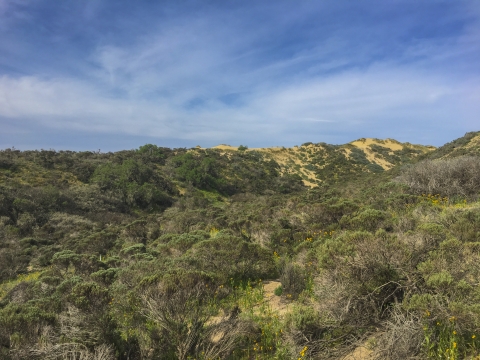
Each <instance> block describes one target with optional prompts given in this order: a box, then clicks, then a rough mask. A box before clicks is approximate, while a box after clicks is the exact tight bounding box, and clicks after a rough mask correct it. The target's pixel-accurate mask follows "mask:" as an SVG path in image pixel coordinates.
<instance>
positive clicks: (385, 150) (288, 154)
mask: <svg viewBox="0 0 480 360" xmlns="http://www.w3.org/2000/svg"><path fill="white" fill-rule="evenodd" d="M214 149H218V150H221V151H222V152H223V153H224V154H228V153H232V152H236V151H238V148H235V147H232V146H229V145H219V146H216V147H214ZM433 150H435V147H433V146H423V145H412V144H410V143H400V142H398V141H396V140H392V139H386V140H381V139H359V140H355V141H352V142H350V143H348V144H344V145H329V144H325V143H317V144H314V143H305V144H302V145H301V146H295V147H293V148H285V147H274V148H253V149H246V150H245V151H255V152H259V153H261V154H263V155H264V156H265V157H266V158H268V159H272V160H274V161H275V162H277V163H278V164H279V166H280V171H281V173H282V174H283V173H287V174H295V175H298V176H300V177H301V178H302V180H303V182H304V184H305V185H307V186H309V187H316V186H318V185H319V184H321V183H322V182H332V181H333V182H335V181H345V180H348V179H351V178H353V177H355V176H358V175H359V174H362V173H369V172H376V173H378V172H382V171H385V170H389V169H392V168H393V167H395V166H398V165H402V164H406V163H408V162H411V161H412V160H414V159H415V158H416V157H418V156H420V155H424V154H428V153H430V152H432V151H433Z"/></svg>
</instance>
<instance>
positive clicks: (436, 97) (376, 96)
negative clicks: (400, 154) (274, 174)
mask: <svg viewBox="0 0 480 360" xmlns="http://www.w3.org/2000/svg"><path fill="white" fill-rule="evenodd" d="M0 35H1V36H0V125H1V126H2V131H1V132H0V148H1V149H5V148H11V147H15V148H17V149H20V150H34V149H41V148H46V149H56V150H74V151H92V150H91V149H101V150H102V151H106V152H109V151H118V150H123V149H132V148H138V147H139V146H141V145H144V144H148V143H150V144H155V145H158V146H164V147H170V148H181V147H186V148H192V147H195V146H197V145H200V146H202V147H205V148H211V147H214V146H217V145H219V144H222V143H225V144H233V145H232V146H235V145H236V144H238V145H240V144H243V145H246V146H248V147H249V148H269V147H275V146H280V147H281V146H285V147H293V146H294V145H301V144H302V143H305V142H313V143H319V142H325V143H329V144H346V143H349V142H352V141H355V140H352V139H360V138H379V139H387V138H391V139H395V140H397V141H399V142H402V143H404V142H409V143H412V144H422V145H425V146H426V145H431V146H435V147H438V146H441V145H443V144H445V143H447V142H450V141H452V140H454V139H456V138H459V137H461V136H463V135H464V134H465V133H466V132H470V131H475V130H477V129H476V127H477V128H478V125H477V124H478V114H479V113H480V101H479V100H480V68H479V66H478V65H477V62H478V61H477V60H476V59H478V58H479V57H480V41H479V39H480V3H478V2H475V1H458V2H445V1H440V0H438V1H432V2H428V3H418V2H416V1H413V0H398V1H392V2H389V3H388V4H387V3H378V2H374V1H365V2H362V3H355V4H346V3H338V2H335V1H324V2H321V3H312V2H309V1H300V2H296V3H291V2H288V1H275V2H274V1H265V2H261V3H257V2H253V1H244V2H240V1H228V2H221V3H214V2H198V1H193V0H192V1H189V0H188V1H184V2H174V1H165V2H162V3H161V4H158V3H144V4H137V3H135V4H132V3H130V2H127V1H116V2H114V1H112V0H101V1H94V0H90V1H87V0H85V1H79V2H75V3H69V4H67V3H65V4H60V5H59V4H58V3H57V2H54V1H51V0H42V1H38V2H35V3H30V2H27V1H24V0H0Z"/></svg>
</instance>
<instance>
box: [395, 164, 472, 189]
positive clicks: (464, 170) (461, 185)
mask: <svg viewBox="0 0 480 360" xmlns="http://www.w3.org/2000/svg"><path fill="white" fill-rule="evenodd" d="M397 181H399V182H402V183H404V184H406V185H408V186H409V187H410V189H411V190H412V191H413V192H414V193H415V194H440V195H443V196H457V197H476V196H478V194H479V193H480V157H476V156H461V157H457V158H453V159H440V160H434V161H432V160H424V161H421V162H419V163H418V164H415V165H412V166H410V167H407V168H405V169H404V170H403V173H402V175H401V176H400V177H399V178H398V179H397Z"/></svg>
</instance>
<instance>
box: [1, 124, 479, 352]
mask: <svg viewBox="0 0 480 360" xmlns="http://www.w3.org/2000/svg"><path fill="white" fill-rule="evenodd" d="M479 135H480V134H479V133H469V134H467V135H466V136H465V138H462V139H459V140H456V142H455V144H457V145H455V147H454V148H453V147H452V146H450V145H448V144H447V145H448V146H446V147H442V148H439V149H437V150H433V149H429V150H428V154H427V155H422V154H420V153H418V151H420V150H419V149H418V148H414V147H408V146H406V147H405V146H403V145H398V144H397V145H395V146H397V147H394V145H392V144H393V142H392V141H390V140H388V141H387V142H385V143H384V144H383V145H385V146H384V147H385V148H386V147H387V145H388V146H390V150H388V151H387V150H384V149H378V148H377V149H376V147H375V146H377V147H380V146H382V143H381V142H380V141H375V143H371V142H368V141H367V140H365V141H363V142H362V141H360V143H359V144H357V145H358V146H356V145H355V146H354V145H352V146H354V147H348V146H345V149H349V150H350V151H343V150H342V151H341V152H340V151H337V150H335V149H336V148H335V147H332V148H331V149H330V148H329V147H328V146H327V145H326V144H325V145H322V146H321V148H322V149H324V150H322V151H327V152H328V151H331V156H330V157H328V159H330V160H329V162H328V163H327V162H326V163H325V164H324V165H325V166H324V167H322V168H321V169H320V168H318V167H316V166H317V165H315V167H312V168H311V169H312V170H311V171H312V172H317V173H318V174H323V175H322V176H324V179H325V180H322V181H315V187H312V188H310V187H309V186H305V183H306V182H311V180H312V179H311V178H308V177H307V179H308V180H306V181H305V182H304V181H302V178H301V177H300V176H299V175H298V173H296V172H295V171H288V169H289V166H290V165H288V162H287V161H285V163H283V164H280V163H279V162H277V161H276V160H275V158H274V157H273V156H271V155H269V153H268V151H266V150H261V151H260V150H255V149H249V148H248V147H246V146H241V147H240V148H238V149H236V148H235V149H234V150H226V149H220V148H219V149H200V148H196V149H188V150H187V149H167V148H160V147H157V146H155V145H145V146H142V147H141V148H139V149H137V150H130V151H121V152H116V153H96V152H68V151H60V152H56V151H53V150H51V151H44V150H42V151H24V152H21V151H18V150H15V149H6V150H3V151H0V358H2V359H11V360H13V359H27V358H28V359H92V360H94V359H95V360H110V359H124V360H127V359H132V360H133V359H135V360H136V359H204V360H207V359H343V358H345V357H346V356H348V355H349V354H350V355H352V354H354V353H355V351H356V349H357V350H358V349H359V348H364V349H366V351H367V352H368V354H369V356H370V358H372V359H374V358H376V359H425V358H429V359H476V358H480V340H479V337H480V306H479V304H480V286H479V282H478V279H479V278H480V199H479V195H480V180H479V179H480V176H479V171H480V157H479V156H477V155H476V153H475V151H476V150H475V149H476V148H475V146H476V145H475V144H476V143H475V141H476V139H477V138H478V136H479ZM355 143H357V142H355ZM362 146H365V147H366V146H368V147H369V149H373V150H372V151H376V154H378V157H380V156H381V155H382V154H383V155H382V156H383V158H384V159H387V160H388V159H390V160H391V162H389V164H393V165H392V166H391V169H390V170H389V169H384V168H382V170H381V171H380V170H379V171H376V170H375V169H374V168H373V167H372V162H371V160H369V158H370V159H371V156H372V153H370V152H365V151H363V150H362V152H360V150H361V149H362ZM402 146H403V147H402ZM460 147H461V149H460ZM300 148H301V149H303V150H304V152H301V153H302V154H303V153H304V155H303V156H304V158H305V159H310V158H316V159H319V160H318V161H319V162H320V161H322V160H320V159H326V157H321V156H320V153H319V152H316V151H314V148H315V144H310V143H306V144H303V145H302V147H300ZM392 148H393V149H392ZM325 149H326V150H325ZM328 149H330V150H328ZM342 149H343V148H342ZM359 149H360V150H359ZM375 149H376V150H375ZM395 149H396V150H395ZM399 149H403V150H399ZM405 149H410V150H411V151H410V150H409V151H410V153H409V152H408V151H406V150H405ZM452 149H455V150H452ZM462 149H463V150H462ZM472 149H473V150H472ZM276 151H277V150H276ZM278 151H284V152H289V150H287V149H285V150H280V149H279V150H278ZM396 151H404V152H403V153H402V154H400V153H395V152H396ZM415 151H417V152H415ZM472 151H473V152H472ZM299 152H300V151H299ZM412 152H413V153H415V154H416V155H415V156H410V155H409V154H411V153H412ZM421 152H422V153H423V150H422V151H421ZM425 153H427V151H426V150H425ZM292 154H296V150H295V151H292ZM335 154H336V155H335ZM341 154H344V155H341ZM362 154H363V155H362ZM417 155H418V156H417ZM334 156H336V157H334ZM395 156H397V157H398V158H397V157H395ZM402 156H403V158H402ZM417 158H418V159H417ZM332 159H333V160H332ZM335 159H336V160H335ZM415 159H417V160H415ZM337 160H338V161H337ZM352 162H355V164H354V166H353V167H352V164H353V163H352ZM407 163H410V164H407ZM293 164H294V165H295V163H293ZM312 164H313V162H312ZM294 165H291V166H292V167H293V166H294ZM377 165H378V164H377ZM322 166H323V165H322ZM378 166H379V165H378ZM352 169H356V170H355V171H353V170H352ZM322 171H323V173H322ZM327 174H328V176H327ZM318 179H319V178H317V179H316V180H318ZM328 179H330V180H328ZM307 185H308V184H307Z"/></svg>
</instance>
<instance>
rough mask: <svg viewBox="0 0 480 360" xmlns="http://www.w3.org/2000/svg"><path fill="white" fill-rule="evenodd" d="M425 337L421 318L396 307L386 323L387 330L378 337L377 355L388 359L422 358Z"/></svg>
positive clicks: (379, 357)
mask: <svg viewBox="0 0 480 360" xmlns="http://www.w3.org/2000/svg"><path fill="white" fill-rule="evenodd" d="M423 338H424V337H423V330H422V324H421V322H420V321H419V319H418V318H417V317H416V316H415V315H414V314H411V313H405V312H402V311H401V310H400V309H399V308H398V307H395V308H394V309H393V310H392V313H391V317H390V319H389V320H388V321H387V322H386V323H385V332H384V333H383V334H382V335H381V336H380V337H378V338H377V343H376V347H375V356H376V358H377V359H388V360H405V359H420V358H421V357H418V356H419V354H420V351H421V347H422V342H423Z"/></svg>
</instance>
